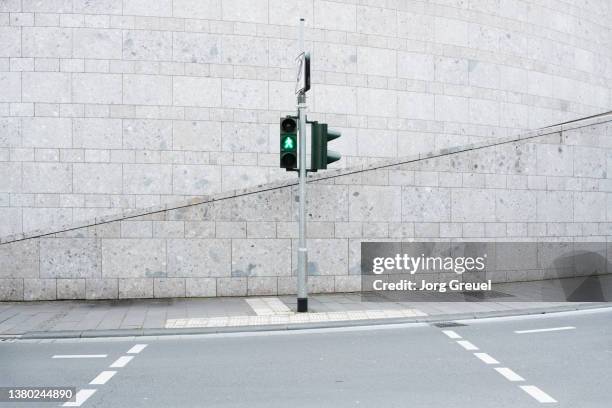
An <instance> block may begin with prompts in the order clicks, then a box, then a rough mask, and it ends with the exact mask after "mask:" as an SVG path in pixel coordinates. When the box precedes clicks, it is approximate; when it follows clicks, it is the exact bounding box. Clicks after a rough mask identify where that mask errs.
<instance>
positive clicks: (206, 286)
mask: <svg viewBox="0 0 612 408" xmlns="http://www.w3.org/2000/svg"><path fill="white" fill-rule="evenodd" d="M185 288H186V292H185V295H186V296H187V297H215V296H217V280H216V279H215V278H186V279H185Z"/></svg>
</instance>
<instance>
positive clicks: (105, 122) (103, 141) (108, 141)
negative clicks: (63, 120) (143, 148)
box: [72, 118, 122, 149]
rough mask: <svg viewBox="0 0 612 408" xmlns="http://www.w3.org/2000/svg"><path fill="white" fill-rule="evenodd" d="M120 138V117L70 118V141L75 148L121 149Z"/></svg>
mask: <svg viewBox="0 0 612 408" xmlns="http://www.w3.org/2000/svg"><path fill="white" fill-rule="evenodd" d="M121 138H122V129H121V119H97V118H87V119H85V118H75V119H73V120H72V141H73V147H75V148H86V149H121V144H122V143H121Z"/></svg>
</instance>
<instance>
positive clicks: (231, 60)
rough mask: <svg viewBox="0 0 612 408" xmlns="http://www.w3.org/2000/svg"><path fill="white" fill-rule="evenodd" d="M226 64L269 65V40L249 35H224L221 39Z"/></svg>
mask: <svg viewBox="0 0 612 408" xmlns="http://www.w3.org/2000/svg"><path fill="white" fill-rule="evenodd" d="M221 47H222V53H221V54H222V56H223V63H224V64H233V65H251V66H260V67H265V66H267V65H268V40H267V39H265V38H258V37H249V36H242V35H241V36H224V37H223V39H222V40H221Z"/></svg>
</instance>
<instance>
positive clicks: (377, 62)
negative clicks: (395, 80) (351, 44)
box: [357, 47, 397, 77]
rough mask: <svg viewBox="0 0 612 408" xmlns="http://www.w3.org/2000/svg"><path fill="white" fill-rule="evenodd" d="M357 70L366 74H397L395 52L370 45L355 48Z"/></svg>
mask: <svg viewBox="0 0 612 408" xmlns="http://www.w3.org/2000/svg"><path fill="white" fill-rule="evenodd" d="M357 72H358V73H360V74H366V75H378V76H388V77H394V76H396V75H397V53H396V52H395V51H393V50H386V49H381V48H372V47H358V48H357Z"/></svg>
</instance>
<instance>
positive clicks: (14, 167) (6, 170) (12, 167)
mask: <svg viewBox="0 0 612 408" xmlns="http://www.w3.org/2000/svg"><path fill="white" fill-rule="evenodd" d="M21 168H22V164H21V163H8V162H0V191H2V192H6V193H16V192H20V191H21V180H22V175H21Z"/></svg>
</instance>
